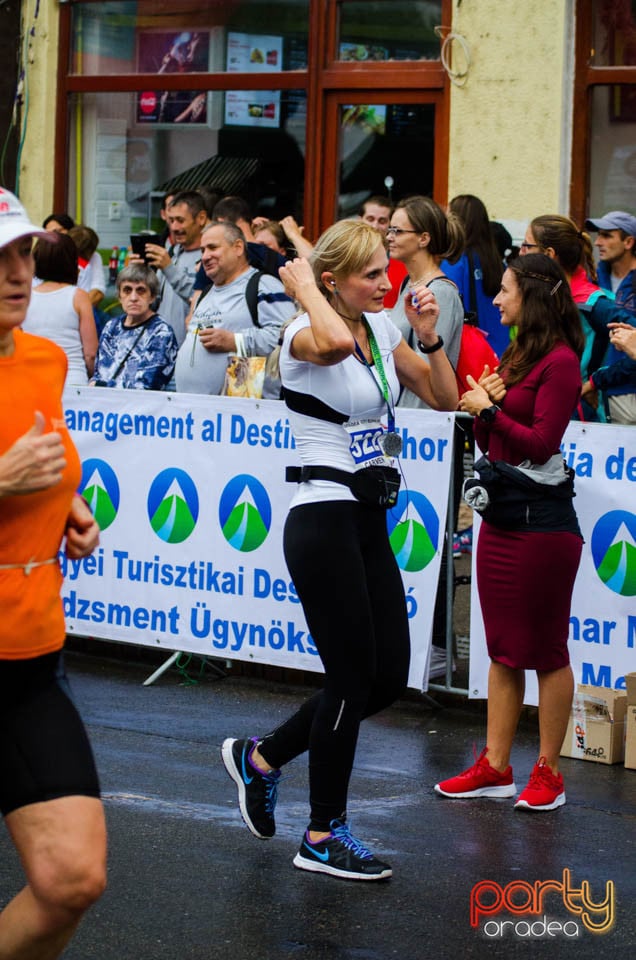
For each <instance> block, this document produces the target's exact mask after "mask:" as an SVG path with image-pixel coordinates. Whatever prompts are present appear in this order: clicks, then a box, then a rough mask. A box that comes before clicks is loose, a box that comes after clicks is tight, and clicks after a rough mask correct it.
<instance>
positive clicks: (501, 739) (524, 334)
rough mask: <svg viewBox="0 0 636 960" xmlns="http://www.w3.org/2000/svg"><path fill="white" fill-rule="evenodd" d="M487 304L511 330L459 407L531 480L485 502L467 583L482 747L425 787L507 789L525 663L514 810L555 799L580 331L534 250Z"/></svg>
mask: <svg viewBox="0 0 636 960" xmlns="http://www.w3.org/2000/svg"><path fill="white" fill-rule="evenodd" d="M494 303H495V304H496V305H497V306H498V307H499V310H500V312H501V322H502V323H503V324H504V325H505V326H508V327H509V326H512V325H515V326H517V328H518V333H517V337H516V339H515V340H513V341H512V343H511V345H510V346H509V347H508V349H507V350H506V351H505V353H504V355H503V357H502V359H501V365H500V368H499V373H500V375H501V379H499V377H497V376H495V377H492V376H491V377H490V378H487V379H483V378H482V381H481V384H477V383H475V381H474V380H473V381H472V383H473V388H472V389H471V390H469V391H468V392H466V393H465V394H464V395H463V396H462V398H461V400H460V408H461V409H462V410H465V411H467V412H468V413H471V414H473V415H474V416H475V438H476V440H477V443H478V444H479V446H480V448H481V449H482V450H483V451H484V452H485V453H487V455H488V458H489V460H490V461H491V462H494V461H504V462H505V463H506V464H510V465H512V466H513V467H517V468H519V467H520V468H521V472H522V474H523V477H522V479H523V478H527V477H528V476H529V477H530V478H531V479H532V478H534V479H535V480H536V481H538V482H539V483H540V484H541V486H540V487H539V488H533V489H532V490H531V492H530V493H529V494H527V496H528V497H529V502H522V503H521V505H520V510H519V512H518V515H517V514H515V516H514V517H512V518H511V516H510V515H508V516H506V518H505V519H504V520H503V521H502V518H501V515H499V516H498V515H497V512H496V511H497V510H499V511H501V509H502V508H501V505H499V506H498V505H497V502H496V501H494V498H491V499H492V504H491V508H489V510H488V511H487V513H486V517H488V519H484V520H483V521H482V524H481V530H480V534H479V545H478V550H477V584H478V589H479V599H480V603H481V608H482V613H483V617H484V624H485V628H486V641H487V645H488V653H489V656H490V659H491V664H490V671H489V677H488V724H487V738H486V746H485V748H484V750H483V751H482V753H481V755H480V756H479V758H478V759H477V762H476V763H475V764H474V765H473V766H472V767H470V768H469V769H468V770H465V771H464V772H463V773H461V774H459V776H456V777H452V778H451V779H449V780H444V781H443V782H441V783H438V784H437V785H436V787H435V789H436V791H437V792H438V793H440V794H442V795H443V796H446V797H453V798H455V797H513V796H514V795H515V793H516V786H515V784H514V781H513V776H512V767H511V766H510V764H509V761H510V751H511V748H512V742H513V738H514V735H515V732H516V728H517V723H518V720H519V715H520V712H521V708H522V705H523V697H524V689H525V687H524V683H525V673H524V671H525V670H536V672H537V678H538V685H539V736H540V746H539V760H538V762H537V764H536V765H535V767H534V769H533V771H532V774H531V776H530V781H529V783H528V786H527V787H526V788H525V790H523V791H522V793H521V794H520V796H519V798H518V800H517V802H516V804H515V807H516V808H519V809H526V810H553V809H555V808H556V807H560V806H561V805H562V804H564V803H565V791H564V787H563V778H562V776H561V774H560V773H559V769H558V764H559V754H560V749H561V745H562V743H563V738H564V736H565V731H566V727H567V722H568V717H569V714H570V707H571V703H572V695H573V689H574V680H573V675H572V670H571V667H570V660H569V655H568V648H567V637H568V628H569V623H568V621H569V616H570V601H571V596H572V588H573V585H574V579H575V577H576V572H577V569H578V566H579V560H580V556H581V547H582V542H583V541H582V537H581V534H580V531H579V527H578V522H577V519H576V514H575V512H574V508H573V505H572V499H571V497H572V488H571V475H569V474H568V472H567V471H566V468H565V464H564V463H563V460H562V457H561V455H560V453H559V446H560V443H561V440H562V438H563V434H564V432H565V429H566V427H567V425H568V421H569V420H570V417H571V415H572V411H573V410H574V408H575V406H576V404H577V401H578V398H579V394H580V389H581V374H580V368H579V362H580V356H581V353H582V350H583V332H582V328H581V321H580V318H579V314H578V311H577V308H576V305H575V303H574V301H573V299H572V294H571V292H570V289H569V286H568V283H567V280H566V277H565V275H564V273H563V271H562V270H561V268H560V267H559V265H558V264H557V263H556V261H554V260H551V259H550V258H549V257H547V256H546V255H544V254H529V255H528V256H525V257H520V258H519V259H517V260H514V261H513V262H512V263H511V264H510V265H509V266H508V269H507V270H506V272H505V274H504V276H503V279H502V283H501V291H500V292H499V294H498V295H497V296H496V297H495V300H494ZM493 399H494V400H497V401H498V402H499V401H501V402H500V405H499V406H498V405H497V403H493ZM484 476H485V474H484V473H483V472H482V479H483V477H484ZM516 477H517V478H518V477H519V473H517V474H516ZM518 489H519V488H517V492H518ZM537 489H538V491H539V494H538V495H539V497H540V499H538V500H537V501H534V502H533V501H532V497H533V496H534V495H535V494H536V493H537ZM568 491H569V492H568ZM525 497H526V494H525V493H524V494H523V497H522V500H523V498H525ZM515 510H517V507H516V506H515ZM491 511H492V515H491Z"/></svg>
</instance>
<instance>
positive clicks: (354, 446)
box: [344, 420, 388, 467]
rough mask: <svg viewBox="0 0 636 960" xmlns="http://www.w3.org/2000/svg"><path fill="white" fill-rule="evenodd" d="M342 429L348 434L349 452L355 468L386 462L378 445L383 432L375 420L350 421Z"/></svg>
mask: <svg viewBox="0 0 636 960" xmlns="http://www.w3.org/2000/svg"><path fill="white" fill-rule="evenodd" d="M344 427H345V429H346V430H347V433H348V434H349V452H350V454H351V457H352V459H353V462H354V463H355V464H356V466H358V467H363V466H364V467H369V466H371V465H375V464H386V463H387V462H388V461H387V458H386V457H385V455H384V453H383V452H382V448H381V447H380V443H379V441H380V437H381V436H382V434H383V433H384V430H383V428H382V425H381V424H380V423H378V422H377V420H367V421H353V420H351V421H349V423H345V424H344Z"/></svg>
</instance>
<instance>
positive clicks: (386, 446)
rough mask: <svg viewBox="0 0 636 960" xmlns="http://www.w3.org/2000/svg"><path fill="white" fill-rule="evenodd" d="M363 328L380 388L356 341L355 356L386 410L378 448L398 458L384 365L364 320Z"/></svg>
mask: <svg viewBox="0 0 636 960" xmlns="http://www.w3.org/2000/svg"><path fill="white" fill-rule="evenodd" d="M365 327H366V329H367V336H368V338H369V347H370V348H371V356H372V357H373V362H374V364H375V368H376V370H377V371H378V377H379V380H380V383H381V384H382V386H380V383H378V381H377V380H376V378H375V377H374V376H373V371H372V370H371V367H370V366H369V364H368V363H367V358H366V357H365V355H364V353H363V352H362V348H361V346H360V344H359V343H358V341H357V340H356V342H355V343H356V354H357V356H358V357H359V358H360V360H362V362H363V363H364V365H365V367H366V368H367V370H368V371H369V373H370V374H371V377H372V379H373V382H374V383H375V385H376V387H377V388H378V390H379V391H380V393H381V394H382V397H383V398H384V402H385V403H386V409H387V431H386V433H383V434H382V436H381V437H379V438H378V446H379V447H380V449H381V450H382V453H383V454H384V455H385V456H386V457H399V456H400V454H401V453H402V437H401V436H400V434H399V433H396V430H395V414H394V412H393V406H392V403H391V391H390V389H389V383H388V380H387V378H386V373H385V372H384V364H383V363H382V355H381V354H380V348H379V347H378V344H377V341H376V339H375V335H374V333H373V330H372V329H371V326H370V324H369V323H367V321H366V319H365Z"/></svg>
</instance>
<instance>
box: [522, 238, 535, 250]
mask: <svg viewBox="0 0 636 960" xmlns="http://www.w3.org/2000/svg"><path fill="white" fill-rule="evenodd" d="M533 247H536V248H537V250H538V249H539V244H538V243H526V242H525V240H524V241H523V243H521V244H519V249H520V250H532V248H533Z"/></svg>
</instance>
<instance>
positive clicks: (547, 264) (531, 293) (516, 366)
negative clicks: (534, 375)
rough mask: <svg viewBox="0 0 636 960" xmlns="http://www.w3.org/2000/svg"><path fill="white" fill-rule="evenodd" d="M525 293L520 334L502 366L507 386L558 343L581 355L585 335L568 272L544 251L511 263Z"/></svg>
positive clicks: (523, 374)
mask: <svg viewBox="0 0 636 960" xmlns="http://www.w3.org/2000/svg"><path fill="white" fill-rule="evenodd" d="M508 270H509V271H510V272H511V273H512V274H513V275H514V278H515V281H516V283H517V286H518V287H519V291H520V293H521V315H520V318H519V325H518V331H517V336H516V337H515V339H514V340H513V341H512V343H511V344H510V346H509V347H508V348H507V350H506V351H505V352H504V355H503V356H502V358H501V364H500V366H499V369H500V371H505V377H504V379H505V381H506V385H507V386H511V385H512V384H513V383H518V382H519V381H520V380H522V379H523V378H524V377H525V376H526V375H527V374H528V373H529V372H530V370H532V368H533V367H534V366H535V365H536V364H537V363H538V362H539V360H542V359H543V357H545V356H546V355H547V354H548V353H549V352H550V350H552V349H553V347H554V346H555V344H557V343H566V344H567V345H568V346H569V347H571V348H572V350H574V352H575V353H576V355H577V357H579V358H580V357H581V356H582V354H583V347H584V345H585V339H584V336H583V328H582V326H581V317H580V314H579V311H578V309H577V306H576V304H575V302H574V300H573V299H572V293H571V291H570V287H569V284H568V281H567V277H566V276H565V273H564V272H563V270H562V269H561V267H560V265H559V264H558V263H557V261H556V260H553V259H552V258H551V257H548V256H547V255H546V254H544V253H529V254H527V255H526V256H525V257H517V258H516V259H515V260H513V261H512V262H511V263H509V264H508Z"/></svg>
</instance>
